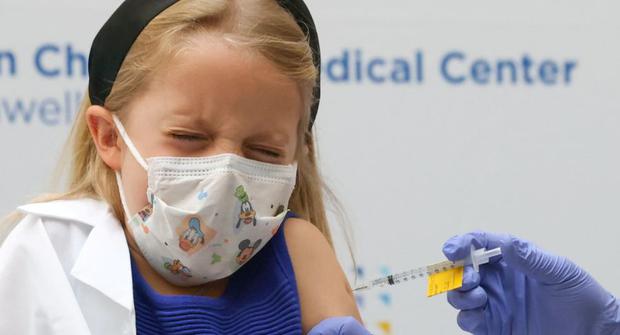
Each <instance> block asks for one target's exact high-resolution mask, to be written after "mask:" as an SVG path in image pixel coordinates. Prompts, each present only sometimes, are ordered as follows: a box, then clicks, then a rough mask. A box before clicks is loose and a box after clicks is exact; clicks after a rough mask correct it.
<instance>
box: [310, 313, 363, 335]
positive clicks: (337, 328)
mask: <svg viewBox="0 0 620 335" xmlns="http://www.w3.org/2000/svg"><path fill="white" fill-rule="evenodd" d="M308 335H371V334H370V332H369V331H368V330H367V329H366V328H364V326H362V324H361V323H360V322H359V321H357V319H355V318H354V317H352V316H335V317H331V318H327V319H325V320H323V321H321V322H319V323H318V324H317V325H315V326H314V327H312V329H311V330H310V331H309V332H308Z"/></svg>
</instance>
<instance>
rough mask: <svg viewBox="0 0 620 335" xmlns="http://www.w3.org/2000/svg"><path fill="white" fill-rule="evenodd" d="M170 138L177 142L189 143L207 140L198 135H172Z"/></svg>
mask: <svg viewBox="0 0 620 335" xmlns="http://www.w3.org/2000/svg"><path fill="white" fill-rule="evenodd" d="M170 136H171V137H172V138H174V139H175V140H179V141H188V142H197V141H206V140H207V138H206V136H204V135H198V134H187V133H170Z"/></svg>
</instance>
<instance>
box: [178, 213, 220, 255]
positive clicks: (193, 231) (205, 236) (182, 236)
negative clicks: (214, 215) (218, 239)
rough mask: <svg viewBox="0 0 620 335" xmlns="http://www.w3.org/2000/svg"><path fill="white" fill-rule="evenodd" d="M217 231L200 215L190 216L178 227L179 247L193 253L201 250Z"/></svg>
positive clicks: (190, 253)
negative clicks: (204, 221) (207, 224)
mask: <svg viewBox="0 0 620 335" xmlns="http://www.w3.org/2000/svg"><path fill="white" fill-rule="evenodd" d="M216 233H217V232H216V231H215V230H213V229H211V228H209V227H207V226H206V225H205V224H204V223H202V220H201V219H200V218H199V217H197V216H188V217H186V218H185V219H184V220H183V223H182V224H181V225H180V226H179V227H178V228H177V235H178V236H179V248H181V250H183V251H185V252H187V253H188V254H189V255H192V254H194V253H196V252H197V251H198V250H200V249H201V248H202V247H203V246H204V245H205V243H207V242H209V241H210V240H212V239H213V237H214V236H215V235H216Z"/></svg>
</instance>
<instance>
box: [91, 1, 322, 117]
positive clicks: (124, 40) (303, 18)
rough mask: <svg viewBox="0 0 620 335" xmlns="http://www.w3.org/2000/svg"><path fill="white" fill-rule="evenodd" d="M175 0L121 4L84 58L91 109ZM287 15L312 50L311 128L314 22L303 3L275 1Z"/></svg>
mask: <svg viewBox="0 0 620 335" xmlns="http://www.w3.org/2000/svg"><path fill="white" fill-rule="evenodd" d="M177 1H178V0H125V1H123V3H122V4H121V5H120V7H119V8H118V9H117V10H116V11H115V12H114V14H112V16H111V17H110V18H109V19H108V21H107V22H106V23H105V24H104V25H103V27H102V28H101V30H100V31H99V33H98V34H97V36H96V37H95V39H94V40H93V45H92V47H91V49H90V56H89V58H88V70H89V75H90V77H89V82H88V94H89V97H90V101H91V103H92V104H93V105H99V106H103V105H104V104H105V101H106V99H107V97H108V95H109V94H110V91H111V90H112V86H113V85H114V81H115V80H116V76H117V74H118V71H119V70H120V68H121V65H122V64H123V61H124V60H125V56H126V55H127V53H128V52H129V49H130V48H131V46H132V45H133V43H134V41H135V40H136V39H137V38H138V36H139V35H140V33H141V32H142V30H143V29H144V28H145V27H146V26H147V25H148V24H149V22H151V20H153V19H154V18H155V17H156V16H157V15H159V14H160V13H161V12H163V11H164V10H166V9H167V8H168V7H170V6H172V5H173V4H175V3H176V2H177ZM276 1H277V3H278V4H279V5H280V6H281V7H283V8H284V9H286V10H287V11H289V13H291V14H292V15H293V17H294V18H295V20H296V21H297V24H298V25H299V26H300V27H301V29H302V31H303V32H304V33H305V34H306V36H308V40H309V43H310V47H311V48H312V60H313V62H314V66H315V67H316V68H317V70H318V72H319V75H317V82H316V85H315V88H314V92H313V93H314V98H315V101H314V103H313V104H312V109H311V113H310V125H309V128H308V129H311V128H312V125H313V124H314V120H315V118H316V114H317V112H318V109H319V100H320V98H321V76H320V71H321V50H320V47H319V37H318V35H317V31H316V26H315V25H314V20H313V19H312V15H311V14H310V10H308V7H307V6H306V4H305V3H304V2H303V0H276Z"/></svg>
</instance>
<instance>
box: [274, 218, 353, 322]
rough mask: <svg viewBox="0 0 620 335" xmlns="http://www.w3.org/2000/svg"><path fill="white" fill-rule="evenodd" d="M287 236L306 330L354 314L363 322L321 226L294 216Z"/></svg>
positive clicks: (287, 223)
mask: <svg viewBox="0 0 620 335" xmlns="http://www.w3.org/2000/svg"><path fill="white" fill-rule="evenodd" d="M284 235H285V237H286V244H287V247H288V252H289V255H290V257H291V262H292V264H293V269H294V271H295V279H296V281H297V289H298V292H299V299H300V304H301V318H302V328H303V331H304V333H307V332H308V331H309V330H310V329H311V328H312V327H313V326H314V325H316V324H318V323H319V322H321V321H322V320H324V319H326V318H329V317H333V316H353V317H355V318H356V319H358V320H359V321H360V322H361V317H360V315H359V311H358V309H357V305H356V303H355V297H354V296H353V293H352V291H351V287H350V285H349V282H348V280H347V278H346V276H345V275H344V272H343V271H342V268H341V267H340V264H339V263H338V260H337V259H336V254H335V253H334V250H333V249H332V247H331V246H330V245H329V243H328V242H327V239H326V238H325V236H323V234H322V233H321V232H320V231H319V230H318V228H317V227H316V226H314V225H313V224H311V223H310V222H308V221H305V220H302V219H297V218H294V219H293V218H291V219H288V220H287V221H286V224H285V226H284Z"/></svg>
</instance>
